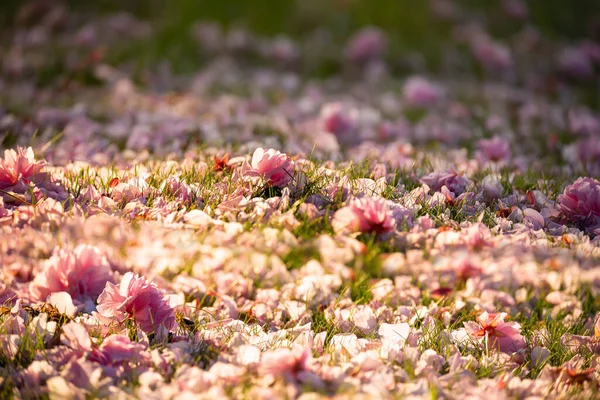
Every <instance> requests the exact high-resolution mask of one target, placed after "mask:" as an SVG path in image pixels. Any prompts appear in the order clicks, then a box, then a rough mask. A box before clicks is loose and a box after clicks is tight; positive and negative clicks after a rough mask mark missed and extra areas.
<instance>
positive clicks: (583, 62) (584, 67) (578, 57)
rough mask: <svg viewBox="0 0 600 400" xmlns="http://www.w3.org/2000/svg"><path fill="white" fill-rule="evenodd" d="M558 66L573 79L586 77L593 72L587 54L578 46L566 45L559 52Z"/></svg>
mask: <svg viewBox="0 0 600 400" xmlns="http://www.w3.org/2000/svg"><path fill="white" fill-rule="evenodd" d="M558 66H559V68H560V70H561V71H562V72H563V73H565V74H566V75H568V76H569V77H571V78H575V79H588V78H590V77H591V76H593V74H594V66H593V64H592V62H591V61H590V58H589V56H588V55H587V53H586V52H585V51H584V50H583V49H581V48H578V47H567V48H565V49H564V50H563V51H562V52H561V53H559V55H558Z"/></svg>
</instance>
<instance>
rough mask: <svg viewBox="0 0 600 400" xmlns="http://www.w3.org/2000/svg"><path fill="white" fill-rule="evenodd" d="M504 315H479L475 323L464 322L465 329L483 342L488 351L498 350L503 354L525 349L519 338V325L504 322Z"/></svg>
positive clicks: (521, 338)
mask: <svg viewBox="0 0 600 400" xmlns="http://www.w3.org/2000/svg"><path fill="white" fill-rule="evenodd" d="M506 315H507V314H506V313H498V314H488V313H487V312H485V311H484V312H483V313H481V314H480V315H479V316H478V317H477V322H471V321H469V322H465V329H466V331H467V333H469V334H470V335H471V336H472V337H474V338H476V339H478V340H485V342H486V346H487V347H488V349H499V350H500V351H501V352H504V353H514V352H516V351H519V350H521V349H522V348H524V347H525V339H524V338H523V336H521V325H520V324H518V323H517V322H504V318H506Z"/></svg>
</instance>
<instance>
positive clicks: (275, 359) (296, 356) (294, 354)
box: [260, 346, 312, 378]
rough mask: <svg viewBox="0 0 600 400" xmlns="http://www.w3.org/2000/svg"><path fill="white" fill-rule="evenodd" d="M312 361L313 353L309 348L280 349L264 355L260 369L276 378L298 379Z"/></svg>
mask: <svg viewBox="0 0 600 400" xmlns="http://www.w3.org/2000/svg"><path fill="white" fill-rule="evenodd" d="M311 359H312V351H311V350H310V348H309V347H306V348H303V347H301V346H295V347H294V348H293V349H287V348H279V349H275V350H271V351H267V352H265V353H263V355H262V357H261V361H260V369H261V370H262V371H263V372H264V373H267V374H271V375H274V376H285V377H288V378H296V377H297V375H298V374H299V373H301V372H303V371H306V370H307V368H308V363H309V362H310V360H311Z"/></svg>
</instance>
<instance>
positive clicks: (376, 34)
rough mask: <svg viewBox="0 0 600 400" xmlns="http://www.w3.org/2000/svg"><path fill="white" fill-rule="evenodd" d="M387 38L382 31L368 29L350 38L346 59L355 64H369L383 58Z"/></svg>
mask: <svg viewBox="0 0 600 400" xmlns="http://www.w3.org/2000/svg"><path fill="white" fill-rule="evenodd" d="M385 48H386V38H385V36H384V34H383V32H382V31H381V30H379V29H378V28H375V27H366V28H363V29H361V30H360V31H358V32H357V33H355V34H354V36H352V38H350V40H349V42H348V44H347V45H346V57H347V58H348V60H350V61H353V62H367V61H372V60H374V59H377V58H380V57H382V56H383V53H384V52H385Z"/></svg>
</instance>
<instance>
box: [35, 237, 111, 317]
mask: <svg viewBox="0 0 600 400" xmlns="http://www.w3.org/2000/svg"><path fill="white" fill-rule="evenodd" d="M110 281H112V271H111V267H110V264H109V262H108V260H107V259H106V257H105V256H104V255H103V254H102V253H101V252H100V250H98V249H97V248H96V247H94V246H91V245H85V244H83V245H79V246H77V247H76V248H75V249H74V250H68V249H57V250H55V251H54V254H53V255H52V257H51V258H50V259H49V260H47V261H46V262H45V268H44V270H43V271H42V273H40V274H39V275H37V276H36V277H35V279H34V280H33V281H32V282H31V284H30V287H29V291H30V293H31V295H32V296H33V297H34V299H36V300H45V299H46V297H48V296H50V295H51V294H52V293H56V292H66V293H68V294H69V295H70V296H71V298H72V299H73V302H74V303H75V304H76V305H77V304H85V303H88V304H87V306H86V309H88V310H89V309H93V307H94V302H95V301H96V299H97V298H98V296H99V295H100V293H102V290H103V288H104V285H105V284H106V283H107V282H110ZM90 303H91V304H90Z"/></svg>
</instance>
